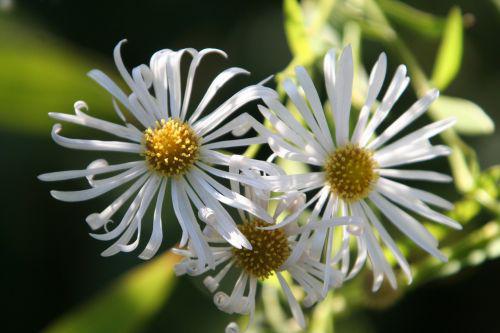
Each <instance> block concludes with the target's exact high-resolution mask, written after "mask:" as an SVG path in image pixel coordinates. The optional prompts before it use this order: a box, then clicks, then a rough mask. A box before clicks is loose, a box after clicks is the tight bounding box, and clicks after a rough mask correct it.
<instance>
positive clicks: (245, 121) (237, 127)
mask: <svg viewBox="0 0 500 333" xmlns="http://www.w3.org/2000/svg"><path fill="white" fill-rule="evenodd" d="M252 128H253V129H254V130H255V131H256V132H257V133H258V134H259V135H260V136H262V137H268V136H269V135H270V134H271V132H270V131H269V130H268V129H267V128H266V127H264V126H263V125H262V124H261V123H259V122H258V121H257V120H255V118H254V117H252V116H251V115H249V114H248V113H243V114H241V115H239V116H237V117H236V118H234V119H233V120H231V121H230V122H228V123H227V124H225V125H223V126H221V127H219V128H218V129H216V130H215V131H213V132H212V133H210V134H208V135H206V136H204V137H203V144H207V143H208V142H210V141H212V140H214V139H217V138H219V137H221V136H223V135H225V134H227V133H230V132H231V134H233V135H234V136H242V135H244V134H246V133H247V132H248V131H250V129H252Z"/></svg>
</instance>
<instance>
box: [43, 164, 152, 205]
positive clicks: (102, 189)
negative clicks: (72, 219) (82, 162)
mask: <svg viewBox="0 0 500 333" xmlns="http://www.w3.org/2000/svg"><path fill="white" fill-rule="evenodd" d="M146 171H147V169H146V167H144V166H140V167H135V168H132V169H130V170H127V171H125V172H123V173H122V174H121V177H120V178H119V179H117V180H116V181H113V182H110V183H108V184H106V185H103V186H99V187H94V188H91V189H87V190H81V191H50V194H51V195H52V196H53V197H54V198H55V199H57V200H61V201H66V202H76V201H85V200H89V199H93V198H95V197H98V196H100V195H102V194H104V193H106V192H109V191H111V190H112V189H114V188H116V187H118V186H120V185H122V184H125V183H126V182H128V181H131V180H132V179H134V178H137V177H138V176H140V175H142V174H143V173H144V172H146Z"/></svg>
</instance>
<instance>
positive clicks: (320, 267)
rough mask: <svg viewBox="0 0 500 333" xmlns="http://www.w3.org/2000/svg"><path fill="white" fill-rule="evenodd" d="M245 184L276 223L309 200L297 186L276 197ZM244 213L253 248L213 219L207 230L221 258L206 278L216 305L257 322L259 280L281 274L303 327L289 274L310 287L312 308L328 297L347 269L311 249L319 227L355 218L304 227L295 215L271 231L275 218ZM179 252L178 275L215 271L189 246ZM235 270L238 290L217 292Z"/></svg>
mask: <svg viewBox="0 0 500 333" xmlns="http://www.w3.org/2000/svg"><path fill="white" fill-rule="evenodd" d="M241 171H242V173H245V174H247V175H248V176H252V175H254V177H259V174H258V173H257V172H256V171H255V170H244V169H241ZM231 185H232V186H231V187H232V188H233V190H235V191H237V190H238V189H239V185H238V184H237V183H236V182H232V184H231ZM244 188H245V190H244V193H245V196H246V197H247V198H248V199H250V200H251V201H252V202H255V203H257V204H258V205H259V207H261V208H262V209H265V210H269V211H273V214H272V215H273V220H274V221H275V222H276V221H279V220H281V219H283V218H286V217H287V216H292V215H293V216H297V215H296V214H295V212H297V211H300V210H301V207H302V206H303V205H304V201H305V195H304V194H303V193H300V192H296V191H292V192H288V193H286V194H284V195H283V196H280V197H275V198H271V197H270V196H269V192H268V191H265V190H260V189H256V188H252V187H250V186H244ZM239 214H240V217H241V224H239V225H238V228H239V230H240V231H241V232H242V233H243V234H244V235H245V237H246V238H247V239H248V240H249V241H250V243H251V245H252V250H248V249H244V248H242V249H237V248H234V247H231V246H230V244H228V243H227V242H226V241H225V240H224V239H222V238H220V236H219V235H218V234H217V233H216V232H214V231H213V230H211V227H210V226H211V223H207V227H206V229H205V235H206V237H207V238H208V240H209V243H210V247H209V249H210V251H211V253H212V255H213V257H214V258H215V261H216V266H217V267H216V272H214V273H213V274H212V273H211V274H210V275H207V276H206V277H205V278H204V280H203V283H204V285H205V287H206V288H207V289H208V290H209V291H210V292H212V293H213V292H215V294H214V303H215V305H216V306H217V307H218V308H219V309H220V310H221V311H224V312H227V313H229V314H232V313H238V314H249V316H250V323H249V325H251V323H252V322H253V317H254V311H255V302H256V300H255V295H256V292H257V284H258V281H259V280H260V281H263V280H266V279H267V278H269V277H270V276H272V275H276V278H277V279H278V281H279V284H280V285H281V288H282V290H283V293H284V295H285V296H286V298H287V301H288V304H289V306H290V310H291V312H292V315H293V317H294V319H295V320H296V321H297V323H298V324H299V325H300V326H301V327H305V319H304V314H303V312H302V309H301V306H300V305H299V303H298V301H297V299H296V298H295V296H294V295H293V294H292V291H291V287H290V285H289V282H287V279H286V275H289V276H290V277H291V278H292V279H293V280H294V281H295V282H296V283H298V285H299V286H300V287H301V288H302V289H303V290H304V292H305V297H304V299H303V301H302V304H303V306H306V307H309V306H312V305H314V304H315V303H317V302H318V301H319V300H322V299H323V298H324V297H325V295H326V292H327V291H328V290H329V289H331V288H333V287H338V286H339V285H340V284H341V283H342V277H343V276H342V274H341V273H340V272H339V271H338V270H336V269H335V268H333V267H332V266H331V265H328V264H326V263H325V262H324V261H322V260H320V259H319V258H318V257H317V256H314V255H312V253H311V248H312V240H313V235H314V234H315V233H316V232H318V230H320V231H321V232H322V231H326V232H327V233H330V232H332V231H333V228H334V227H335V226H340V225H348V224H349V225H352V224H353V223H354V222H353V218H351V217H344V218H336V219H334V220H330V221H321V223H320V222H311V223H309V224H307V225H306V226H304V227H300V226H299V225H298V223H297V222H296V218H295V219H294V220H293V221H292V222H290V223H287V225H286V226H284V227H283V228H276V229H273V230H265V229H263V228H266V227H269V226H272V225H275V222H273V223H268V222H265V221H262V220H260V219H259V218H256V217H255V216H253V215H249V214H245V213H244V212H243V211H241V210H240V211H239ZM200 215H201V216H204V219H205V220H211V219H214V218H215V216H214V215H213V212H212V211H211V210H210V209H203V211H201V212H200ZM174 252H176V253H177V254H179V255H181V256H183V257H184V259H183V260H182V261H181V262H180V263H179V264H178V265H177V266H176V273H177V275H184V274H188V275H191V276H199V275H202V274H205V273H207V272H209V268H204V269H202V270H200V269H198V267H200V265H199V264H198V260H200V258H199V257H198V256H197V255H196V253H194V252H192V251H191V250H190V249H189V248H188V249H174ZM327 260H328V258H327ZM231 271H235V272H236V274H228V273H229V272H231ZM231 275H233V276H237V278H236V279H235V280H236V281H235V282H234V287H233V289H232V291H231V292H230V293H229V294H228V293H226V292H224V291H217V290H218V289H219V287H220V284H222V283H223V280H224V279H230V278H229V276H231ZM224 282H226V281H224ZM216 291H217V292H216ZM238 331H239V329H238V327H237V325H236V324H235V323H231V324H229V325H228V326H227V329H226V332H238Z"/></svg>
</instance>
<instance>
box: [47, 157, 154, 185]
mask: <svg viewBox="0 0 500 333" xmlns="http://www.w3.org/2000/svg"><path fill="white" fill-rule="evenodd" d="M141 164H144V161H135V162H127V163H121V164H115V165H108V166H104V167H102V168H94V169H84V170H68V171H57V172H50V173H44V174H41V175H39V176H38V179H40V180H41V181H44V182H55V181H61V180H68V179H75V178H81V177H86V176H90V175H100V174H103V173H108V172H113V171H120V170H125V169H131V168H133V167H136V166H138V165H141Z"/></svg>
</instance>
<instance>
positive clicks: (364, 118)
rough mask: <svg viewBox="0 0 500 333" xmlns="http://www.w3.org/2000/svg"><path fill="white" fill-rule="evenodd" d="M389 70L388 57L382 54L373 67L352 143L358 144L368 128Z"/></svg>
mask: <svg viewBox="0 0 500 333" xmlns="http://www.w3.org/2000/svg"><path fill="white" fill-rule="evenodd" d="M386 69H387V57H386V55H385V53H381V54H380V56H379V57H378V60H377V62H376V63H375V66H373V68H372V71H371V73H370V79H369V81H368V93H367V96H366V100H365V104H364V105H363V107H362V108H361V111H360V113H359V117H358V122H357V123H356V128H355V129H354V132H353V134H352V138H351V142H352V143H354V144H356V143H358V142H359V139H360V138H361V134H362V133H363V131H364V130H365V128H366V124H367V122H368V117H369V115H370V109H371V107H372V105H373V103H374V102H375V100H376V98H377V96H378V94H379V93H380V89H382V84H383V83H384V78H385V72H386Z"/></svg>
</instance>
